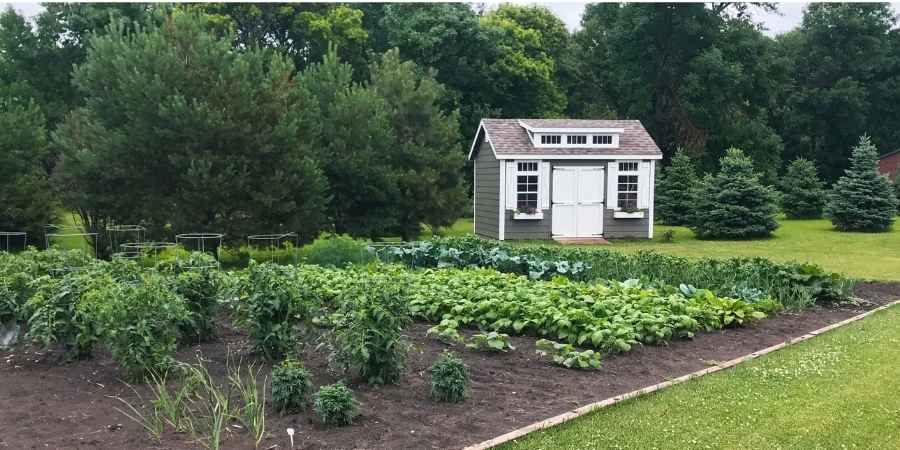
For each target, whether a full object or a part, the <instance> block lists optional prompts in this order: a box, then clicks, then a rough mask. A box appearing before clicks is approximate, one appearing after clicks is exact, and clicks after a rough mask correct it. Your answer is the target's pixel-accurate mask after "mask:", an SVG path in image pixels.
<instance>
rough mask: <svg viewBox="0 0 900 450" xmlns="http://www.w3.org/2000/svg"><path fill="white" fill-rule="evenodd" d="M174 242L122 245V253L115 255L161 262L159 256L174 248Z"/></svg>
mask: <svg viewBox="0 0 900 450" xmlns="http://www.w3.org/2000/svg"><path fill="white" fill-rule="evenodd" d="M175 245H176V244H175V243H174V242H128V243H125V244H121V248H122V251H121V252H120V253H119V254H117V255H115V257H118V258H125V259H138V258H152V261H153V262H158V261H159V254H160V253H162V252H163V251H165V250H167V249H170V248H174V247H175Z"/></svg>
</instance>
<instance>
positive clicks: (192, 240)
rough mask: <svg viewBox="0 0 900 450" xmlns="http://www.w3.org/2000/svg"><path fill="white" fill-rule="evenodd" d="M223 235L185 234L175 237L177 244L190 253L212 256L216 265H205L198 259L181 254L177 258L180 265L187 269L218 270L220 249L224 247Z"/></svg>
mask: <svg viewBox="0 0 900 450" xmlns="http://www.w3.org/2000/svg"><path fill="white" fill-rule="evenodd" d="M224 237H225V234H223V233H183V234H177V235H175V243H176V244H177V245H179V246H180V247H182V248H184V249H185V250H187V251H188V252H200V253H206V254H209V255H212V257H213V259H214V261H215V263H214V264H211V263H205V262H203V261H202V260H200V259H197V258H189V257H184V256H182V255H181V253H180V252H179V253H178V254H177V256H176V257H175V258H176V259H177V260H178V262H179V265H180V266H181V267H183V268H185V269H218V268H219V248H220V247H221V246H222V239H223V238H224Z"/></svg>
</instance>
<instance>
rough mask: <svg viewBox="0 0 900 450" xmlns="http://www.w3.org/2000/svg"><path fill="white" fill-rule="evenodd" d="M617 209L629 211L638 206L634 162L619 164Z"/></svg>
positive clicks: (635, 165) (635, 164)
mask: <svg viewBox="0 0 900 450" xmlns="http://www.w3.org/2000/svg"><path fill="white" fill-rule="evenodd" d="M617 181H618V188H619V189H618V193H619V194H618V203H619V208H622V209H625V210H629V209H637V206H638V163H637V162H636V161H629V162H620V163H619V178H618V180H617Z"/></svg>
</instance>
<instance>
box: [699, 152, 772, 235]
mask: <svg viewBox="0 0 900 450" xmlns="http://www.w3.org/2000/svg"><path fill="white" fill-rule="evenodd" d="M720 166H721V169H720V170H719V173H717V174H716V175H715V176H712V175H707V176H706V177H705V178H704V179H703V181H702V182H700V183H699V184H698V186H697V187H696V188H695V189H694V195H693V198H694V213H693V214H691V224H690V228H691V229H692V230H693V231H694V233H696V234H697V237H699V238H701V239H717V238H725V239H745V238H754V237H766V236H769V235H770V234H771V233H772V231H774V230H775V228H778V222H776V221H775V213H776V212H777V207H776V202H777V194H776V192H775V191H774V190H773V189H772V188H771V187H770V186H766V185H763V184H762V183H761V182H760V181H759V175H758V174H757V173H756V172H754V170H753V161H752V160H751V159H750V158H749V157H747V156H746V155H745V154H744V152H743V151H741V150H740V149H736V148H730V149H728V150H726V152H725V156H723V157H722V159H721V160H720Z"/></svg>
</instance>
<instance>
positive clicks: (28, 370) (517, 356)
mask: <svg viewBox="0 0 900 450" xmlns="http://www.w3.org/2000/svg"><path fill="white" fill-rule="evenodd" d="M857 295H859V296H860V297H861V298H864V299H865V300H866V302H864V303H862V304H859V305H856V306H841V307H833V308H823V307H817V308H813V309H810V310H807V311H804V312H802V313H797V314H793V313H786V314H781V315H779V316H777V317H774V318H771V319H767V320H764V321H762V322H760V323H759V324H757V325H755V326H752V327H748V328H739V329H730V330H727V331H724V332H715V333H705V334H701V335H699V336H697V337H696V338H695V339H693V340H683V341H677V342H672V343H671V344H669V345H668V346H659V347H638V348H636V349H634V350H633V351H632V352H630V353H627V354H625V355H620V356H616V357H611V358H609V359H607V360H605V361H604V365H603V368H602V369H601V370H599V371H596V372H580V371H575V370H566V369H563V368H559V367H556V366H552V365H550V364H549V363H548V362H547V361H546V360H542V359H539V358H538V357H537V355H535V353H534V342H535V339H533V338H514V339H513V341H514V345H516V346H517V347H518V349H517V350H516V351H515V352H511V353H508V354H500V355H494V354H483V353H478V352H473V351H469V350H466V349H464V348H457V349H456V351H458V352H459V353H460V354H461V355H462V357H463V358H464V359H465V361H466V363H467V364H468V365H469V366H470V368H471V372H472V379H473V385H472V392H471V397H470V398H469V399H468V400H466V401H465V402H464V403H462V404H457V405H445V404H437V403H434V402H432V401H430V400H429V399H428V378H427V373H426V369H427V367H428V366H429V365H430V364H431V363H432V362H433V361H434V360H435V358H436V357H437V356H438V355H439V354H440V352H441V351H442V350H443V349H444V348H446V347H445V346H444V345H443V344H441V343H439V342H436V341H435V340H432V339H428V338H426V337H425V330H426V329H427V328H428V326H427V325H425V324H416V325H414V326H412V327H411V328H410V330H409V335H410V338H411V340H412V342H413V343H414V345H415V351H414V352H413V353H412V354H411V355H410V359H409V370H408V373H407V375H406V377H405V379H404V380H403V382H402V383H401V384H399V385H397V386H382V387H370V386H367V385H364V384H359V383H354V384H352V385H351V387H352V388H353V389H354V390H355V391H356V393H357V397H358V399H359V400H360V401H361V402H362V415H361V416H360V417H359V418H358V421H357V422H356V423H355V424H354V425H352V426H349V427H345V428H337V429H329V428H325V427H323V426H321V425H319V424H317V423H315V422H314V421H313V419H312V416H311V414H310V413H303V414H297V415H291V416H285V417H281V416H278V415H276V414H275V413H273V412H271V410H270V411H269V414H268V416H267V426H268V429H269V430H270V431H271V433H272V437H271V438H270V439H266V440H264V441H263V443H262V444H261V445H260V448H263V449H267V448H280V449H287V448H290V443H289V441H288V437H287V434H286V433H285V429H286V428H287V427H293V428H295V429H296V430H297V435H296V436H295V441H296V448H303V449H318V448H390V449H397V448H459V447H462V446H464V445H465V444H471V443H475V442H479V441H482V440H484V439H488V438H491V437H494V436H497V435H499V434H502V433H506V432H508V431H511V430H513V429H516V428H518V427H521V426H524V425H527V424H529V423H532V422H535V421H538V420H541V419H544V418H547V417H550V416H554V415H557V414H560V413H563V412H565V411H567V410H570V409H572V408H575V407H578V406H580V405H584V404H587V403H590V402H594V401H598V400H601V399H605V398H608V397H612V396H615V395H618V394H622V393H625V392H628V391H631V390H634V389H638V388H641V387H644V386H648V385H651V384H655V383H658V382H660V381H663V380H665V379H668V378H673V377H677V376H680V375H684V374H687V373H690V372H693V371H696V370H699V369H702V368H704V367H706V366H708V365H709V364H712V363H713V362H715V361H725V360H729V359H732V358H735V357H738V356H741V355H744V354H747V353H750V352H753V351H756V350H759V349H762V348H765V347H767V346H770V345H774V344H777V343H779V342H782V341H784V340H786V339H788V338H791V337H795V336H800V335H802V334H805V333H807V332H809V331H812V330H815V329H817V328H820V327H822V326H825V325H828V324H830V323H834V322H837V321H840V320H842V319H845V318H848V317H850V316H853V315H856V314H859V313H860V312H862V311H865V310H868V309H871V308H874V307H875V306H877V305H880V304H884V303H886V302H887V301H890V300H894V299H897V298H900V283H864V284H861V285H859V286H858V288H857ZM244 348H246V337H245V335H243V334H242V333H241V332H239V331H238V330H234V329H231V328H229V327H227V326H225V327H224V331H223V335H222V336H221V337H220V340H219V341H217V342H214V343H210V344H203V345H198V346H195V347H192V348H187V349H184V350H183V351H182V352H180V354H179V359H181V360H183V361H193V360H194V355H195V354H202V355H203V357H204V358H206V359H209V360H210V361H211V362H210V363H209V366H210V368H211V370H212V371H213V372H214V373H218V374H222V373H224V370H225V369H224V364H225V360H226V356H227V354H228V349H232V352H234V351H237V352H240V351H241V349H244ZM235 349H236V350H235ZM53 359H55V358H54V357H53V355H48V354H43V353H38V352H34V351H26V350H19V351H15V352H2V353H0V448H11V449H26V448H102V449H117V450H118V449H123V448H129V449H136V448H154V449H160V448H171V449H182V448H199V447H200V445H199V444H198V443H196V442H192V441H191V438H190V436H188V435H184V434H175V433H172V432H170V433H168V434H167V435H166V436H164V438H163V440H162V442H161V443H157V442H154V441H152V440H150V439H149V438H148V437H147V435H146V433H145V432H144V431H143V430H142V429H141V428H140V427H139V426H138V425H137V424H135V423H132V422H131V421H129V420H128V419H127V418H125V417H124V416H122V415H121V414H120V413H118V412H116V411H115V410H114V409H113V408H114V407H115V406H119V403H118V401H117V400H115V399H114V398H113V397H114V396H122V397H124V398H125V399H128V400H130V401H135V400H136V396H135V394H134V393H133V392H131V390H130V389H129V388H128V387H127V386H125V385H124V384H123V383H122V382H121V381H119V380H118V378H117V370H116V366H115V363H113V361H112V360H111V359H110V358H109V356H108V355H105V354H99V355H97V356H96V357H95V358H94V359H92V360H87V361H77V362H74V363H69V364H64V365H59V364H54V363H53V362H52V361H53ZM246 361H247V359H246V357H245V362H246ZM304 361H305V363H306V365H307V367H308V368H310V369H311V370H313V372H314V373H315V376H316V380H315V381H316V384H317V385H318V384H324V383H330V382H332V381H334V380H335V377H334V376H332V375H329V374H328V371H327V368H326V362H325V359H324V357H323V356H322V355H316V354H308V355H306V356H305V358H304ZM266 369H268V367H267V368H266ZM137 389H138V391H139V392H141V394H142V395H144V398H145V399H146V398H147V397H146V394H147V390H146V388H145V387H141V386H138V387H137ZM223 447H224V448H235V449H237V448H241V449H243V448H253V443H252V440H251V439H250V438H249V437H248V436H247V435H246V432H244V431H243V430H240V429H233V430H232V431H230V432H229V433H228V435H227V436H226V437H225V442H224V446H223Z"/></svg>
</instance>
